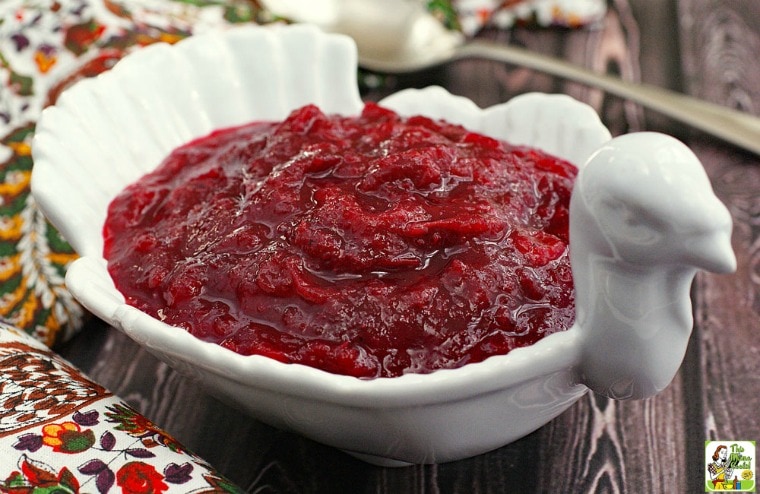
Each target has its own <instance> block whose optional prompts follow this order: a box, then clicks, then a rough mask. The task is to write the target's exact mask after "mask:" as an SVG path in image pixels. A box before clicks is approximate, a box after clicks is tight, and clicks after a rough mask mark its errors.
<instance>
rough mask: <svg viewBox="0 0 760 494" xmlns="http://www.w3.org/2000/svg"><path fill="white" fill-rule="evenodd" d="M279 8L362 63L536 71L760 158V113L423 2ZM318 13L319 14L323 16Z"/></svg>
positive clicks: (388, 68) (279, 2)
mask: <svg viewBox="0 0 760 494" xmlns="http://www.w3.org/2000/svg"><path fill="white" fill-rule="evenodd" d="M264 3H265V4H266V5H267V7H269V8H270V10H272V11H273V12H276V13H279V14H283V15H285V16H289V17H290V18H292V19H295V20H297V21H302V22H312V23H315V24H318V25H320V27H322V28H323V29H325V30H326V31H330V32H335V33H342V34H347V35H349V36H350V37H352V38H353V39H354V41H356V44H357V48H358V52H359V65H360V66H361V67H363V68H365V69H368V70H372V71H376V72H382V73H389V74H402V73H409V72H415V71H419V70H423V69H427V68H431V67H434V66H439V65H442V64H446V63H448V62H452V61H456V60H461V59H472V58H475V59H485V60H492V61H496V62H503V63H508V64H511V65H519V66H522V67H526V68H530V69H533V70H537V71H540V72H544V73H547V74H551V75H553V76H557V77H560V78H563V79H568V80H571V81H576V82H581V83H584V84H586V85H589V86H593V87H597V88H600V89H603V90H605V91H607V92H608V93H610V94H614V95H616V96H620V97H622V98H625V99H629V100H631V101H634V102H636V103H639V104H640V105H642V106H644V107H647V108H649V109H651V110H654V111H656V112H658V113H661V114H663V115H666V116H668V117H670V118H673V119H675V120H678V121H680V122H682V123H685V124H688V125H690V126H692V127H694V128H697V129H699V130H702V131H704V132H707V133H709V134H712V135H714V136H717V137H719V138H721V139H723V140H725V141H727V142H730V143H732V144H734V145H736V146H739V147H741V148H744V149H747V150H749V151H752V152H754V153H756V154H758V155H760V118H758V117H755V116H753V115H750V114H748V113H745V112H740V111H737V110H732V109H730V108H727V107H724V106H720V105H716V104H713V103H708V102H706V101H703V100H699V99H696V98H692V97H689V96H685V95H683V94H681V93H677V92H673V91H669V90H666V89H662V88H659V87H656V86H651V85H647V84H636V83H631V82H627V81H624V80H622V79H620V78H617V77H613V76H609V75H604V74H597V73H595V72H592V71H590V70H587V69H584V68H582V67H579V66H577V65H574V64H571V63H568V62H565V61H563V60H559V59H556V58H552V57H548V56H544V55H541V54H537V53H534V52H530V51H528V50H524V49H521V48H516V47H514V46H509V45H505V44H498V43H494V42H489V41H484V40H471V41H466V40H465V38H464V37H463V36H462V35H461V34H460V33H457V32H453V31H450V30H447V29H445V28H444V27H443V26H442V25H441V24H440V23H439V22H438V21H437V20H436V19H435V18H433V16H432V15H430V14H429V13H428V12H427V11H426V10H425V9H424V7H423V6H422V4H421V3H420V2H418V1H409V0H386V1H384V2H377V1H374V0H321V1H317V2H316V3H314V4H310V6H311V8H310V9H304V8H303V3H301V2H297V3H299V4H300V8H298V9H296V8H293V2H292V0H291V1H288V0H265V1H264ZM315 13H318V15H319V17H318V18H317V16H316V15H314V14H315Z"/></svg>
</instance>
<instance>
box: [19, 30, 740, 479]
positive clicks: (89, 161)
mask: <svg viewBox="0 0 760 494" xmlns="http://www.w3.org/2000/svg"><path fill="white" fill-rule="evenodd" d="M306 103H315V104H316V105H318V106H319V107H320V108H321V109H322V110H323V111H325V112H326V113H337V114H343V115H354V114H358V113H359V112H360V111H361V108H362V106H363V103H362V101H361V98H360V96H359V92H358V89H357V86H356V49H355V45H354V44H353V42H352V41H351V40H350V39H349V38H347V37H344V36H340V35H332V34H325V33H322V32H321V31H319V30H317V29H316V28H312V27H308V26H270V27H255V26H249V27H241V28H234V29H229V30H225V31H220V32H214V33H209V34H204V35H198V36H196V37H193V38H190V39H188V40H186V41H182V42H180V43H178V44H176V45H173V46H169V45H154V46H151V47H148V48H145V49H143V50H141V51H138V52H136V53H134V54H132V55H130V56H128V57H126V58H125V59H124V60H123V61H121V62H119V63H118V64H117V65H116V67H115V68H113V69H112V70H111V71H109V72H107V73H105V74H103V75H101V76H99V77H97V78H95V79H89V80H84V81H81V82H80V83H78V84H77V85H75V86H74V87H72V88H71V89H69V90H68V91H66V92H65V94H64V95H63V96H62V97H61V98H60V100H59V102H58V103H57V104H56V106H55V107H51V108H49V109H47V110H45V111H44V113H43V115H42V116H41V118H40V120H39V123H38V125H37V131H36V136H35V140H34V143H33V152H34V160H35V167H34V171H33V176H32V191H33V194H34V198H35V199H36V201H37V202H38V204H39V206H40V208H41V209H42V211H43V212H44V214H45V215H46V216H47V217H48V218H49V219H50V221H51V222H52V223H53V224H54V225H55V226H56V227H58V228H59V229H60V231H61V232H62V234H63V235H64V237H65V238H66V239H68V240H69V241H70V242H71V244H72V245H73V247H74V248H75V249H76V251H77V252H78V253H79V254H80V255H81V257H80V258H79V259H78V260H77V261H75V262H74V263H73V264H72V265H71V266H70V268H69V270H68V272H67V276H66V281H67V284H68V287H69V289H70V290H71V292H72V293H73V294H74V296H75V297H76V298H77V299H78V300H80V301H81V303H82V304H83V305H84V306H85V307H86V308H87V309H89V310H90V311H92V312H93V313H94V314H96V315H97V316H99V317H100V318H102V319H103V320H105V321H106V322H108V323H110V324H111V325H113V326H115V327H117V328H119V329H121V330H122V331H124V332H125V333H126V334H127V335H129V336H130V337H131V338H133V339H134V340H135V341H137V342H138V343H139V344H141V345H144V346H145V347H146V348H147V349H148V350H149V351H151V352H152V353H154V354H155V355H157V356H158V357H159V358H160V359H163V360H164V361H166V362H167V363H168V364H169V365H171V366H173V367H174V368H176V369H177V370H179V371H180V372H182V373H185V374H187V375H189V376H192V377H194V378H195V379H197V380H198V381H199V382H200V383H202V384H203V385H204V386H205V387H206V388H207V390H208V391H209V392H210V393H213V394H215V395H217V396H219V397H220V398H222V399H224V400H225V401H227V402H230V403H232V404H234V405H235V406H237V407H239V408H241V409H243V410H245V411H247V412H249V413H250V414H251V415H252V416H253V417H255V418H257V419H260V420H261V421H264V422H266V423H269V424H271V425H273V426H276V427H280V428H283V429H287V430H291V431H295V432H298V433H300V434H303V435H305V436H307V437H310V438H312V439H315V440H317V441H320V442H323V443H326V444H329V445H332V446H335V447H337V448H341V449H343V450H346V451H348V452H350V453H352V454H354V455H356V456H358V457H360V458H363V459H365V460H367V461H371V462H374V463H378V464H382V465H402V464H407V463H432V462H445V461H451V460H456V459H461V458H466V457H469V456H473V455H477V454H480V453H483V452H486V451H489V450H492V449H495V448H498V447H500V446H502V445H505V444H507V443H509V442H511V441H513V440H515V439H518V438H520V437H522V436H524V435H526V434H528V433H530V432H532V431H533V430H535V429H537V428H539V427H541V426H542V425H543V424H545V423H547V422H548V421H550V420H551V419H552V418H554V417H555V416H557V415H558V414H560V413H561V412H562V411H563V410H565V409H567V408H568V407H569V406H571V405H572V404H573V403H574V402H575V401H576V400H577V399H578V398H579V397H581V396H582V395H583V394H584V393H586V392H587V391H588V389H589V388H591V389H593V390H595V391H597V392H600V393H604V394H606V395H608V396H612V397H615V398H640V397H645V396H649V395H652V394H654V393H656V392H658V391H659V390H661V389H663V388H664V387H665V386H666V385H667V384H668V383H669V382H670V380H671V379H672V378H673V376H674V374H675V372H676V371H677V369H678V367H679V366H680V363H681V360H682V358H683V354H684V351H685V348H686V344H687V340H688V337H689V334H690V331H691V325H692V320H691V311H690V300H689V286H690V283H691V280H692V278H693V276H694V274H695V273H696V271H697V270H698V269H707V270H711V271H717V272H727V271H731V270H732V269H734V266H735V259H734V256H733V252H732V250H731V246H730V240H729V237H730V231H731V220H730V216H729V214H728V212H727V210H726V208H725V207H724V206H723V205H722V204H721V203H720V202H719V201H718V199H717V198H716V197H715V196H714V194H713V192H712V189H711V186H710V183H709V181H708V179H707V176H706V174H705V172H704V170H703V168H702V166H701V165H700V163H699V162H698V161H697V159H696V158H695V157H694V155H693V154H692V153H691V152H690V151H689V150H688V149H687V148H686V147H685V146H684V145H683V144H681V143H680V142H678V141H676V140H675V139H672V138H670V137H667V136H663V135H659V134H652V133H642V134H633V135H627V136H623V137H619V138H616V139H611V138H610V134H609V132H608V131H607V129H606V128H605V127H604V126H603V125H602V123H601V122H600V120H599V118H598V116H597V115H596V114H595V113H594V111H593V110H592V109H591V108H590V107H588V106H586V105H584V104H582V103H579V102H577V101H575V100H573V99H571V98H569V97H567V96H562V95H545V94H528V95H523V96H520V97H517V98H515V99H513V100H511V101H509V102H507V103H505V104H501V105H497V106H495V107H491V108H488V109H480V108H478V107H477V106H476V105H474V104H473V103H472V102H471V101H469V100H467V99H464V98H462V97H458V96H453V95H451V94H449V93H448V92H446V91H445V90H443V89H441V88H439V87H431V88H427V89H423V90H407V91H402V92H400V93H397V94H395V95H392V96H390V97H389V98H387V99H385V100H384V101H382V102H381V104H382V105H384V106H386V107H388V108H391V109H393V110H395V111H397V112H398V113H400V114H401V115H413V114H423V115H426V116H429V117H434V118H442V119H445V120H447V121H449V122H452V123H457V124H462V125H464V126H465V127H467V128H469V129H470V130H473V131H477V132H481V133H484V134H487V135H490V136H492V137H496V138H501V139H506V140H508V141H510V142H512V143H514V144H524V145H530V146H535V147H537V148H540V149H543V150H545V151H548V152H550V153H553V154H555V155H557V156H559V157H562V158H565V159H567V160H569V161H570V162H572V163H573V164H575V165H577V166H578V167H579V174H578V177H577V179H576V185H575V188H574V191H573V196H572V199H571V211H570V230H571V231H570V245H571V248H570V253H571V254H570V255H571V264H572V269H573V275H574V280H575V287H576V309H577V311H576V322H575V324H574V325H573V327H572V328H570V329H568V330H567V331H563V332H558V333H554V334H552V335H550V336H547V337H545V338H543V339H541V340H540V341H538V342H537V343H535V344H533V345H531V346H528V347H524V348H518V349H515V350H513V351H511V352H510V353H508V354H507V355H501V356H493V357H490V358H488V359H486V360H485V361H483V362H480V363H473V364H467V365H464V366H463V367H460V368H457V369H449V370H438V371H435V372H432V373H429V374H405V375H403V376H400V377H393V378H377V379H371V380H370V379H358V378H354V377H349V376H343V375H335V374H331V373H328V372H325V371H322V370H318V369H315V368H312V367H307V366H303V365H298V364H285V363H281V362H278V361H275V360H271V359H269V358H267V357H263V356H255V355H254V356H242V355H239V354H236V353H234V352H232V351H231V350H228V349H225V348H222V347H221V346H218V345H215V344H212V343H207V342H203V341H201V340H199V339H196V338H195V337H193V336H191V335H190V334H189V333H187V332H186V331H184V330H182V329H179V328H176V327H171V326H168V325H166V324H164V323H162V322H161V321H159V320H157V319H154V318H152V317H150V316H149V315H147V314H145V313H143V312H140V311H139V310H137V309H135V308H133V307H131V306H129V305H127V304H125V299H124V297H123V296H122V294H121V293H120V292H119V291H118V290H117V289H116V288H115V287H114V282H113V281H112V279H111V277H110V276H109V274H108V271H107V263H106V260H105V259H104V258H103V237H102V228H103V224H104V220H105V218H106V211H107V206H108V204H109V203H110V201H111V200H112V199H113V198H114V197H115V196H116V195H117V194H118V193H119V192H120V191H121V190H122V189H124V187H125V186H127V185H128V184H130V183H132V182H134V181H136V180H137V179H138V178H139V177H140V176H142V175H143V174H145V173H146V172H148V171H150V170H152V169H153V168H155V167H156V166H157V165H158V164H159V163H160V162H161V161H162V160H163V158H164V157H165V156H166V155H168V154H169V153H170V152H171V151H172V150H173V149H174V148H176V147H178V146H180V145H182V144H183V143H186V142H188V141H190V140H192V139H194V138H197V137H199V136H203V135H206V134H208V133H209V132H211V131H213V130H215V129H219V128H225V127H230V126H236V125H240V124H243V123H246V122H250V121H256V120H282V119H284V118H285V117H286V116H287V115H288V114H289V113H290V112H291V111H292V110H294V109H296V108H298V107H300V106H302V105H304V104H306Z"/></svg>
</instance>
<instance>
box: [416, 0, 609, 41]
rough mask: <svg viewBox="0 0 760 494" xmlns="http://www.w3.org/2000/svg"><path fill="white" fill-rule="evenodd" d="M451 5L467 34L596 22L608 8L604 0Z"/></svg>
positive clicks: (472, 0) (478, 0) (488, 0)
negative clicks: (526, 26)
mask: <svg viewBox="0 0 760 494" xmlns="http://www.w3.org/2000/svg"><path fill="white" fill-rule="evenodd" d="M430 3H431V4H434V3H437V2H435V0H433V1H431V2H430ZM453 5H454V8H455V10H456V11H457V15H458V17H459V24H460V29H461V30H462V32H463V33H464V34H465V35H467V36H474V35H476V34H477V33H478V32H479V31H480V30H482V29H483V28H486V27H494V28H498V29H508V28H510V27H512V26H514V25H530V26H541V27H565V28H578V27H582V26H587V25H590V24H593V23H595V22H598V21H599V20H600V19H601V18H602V17H604V14H605V13H606V12H607V1H606V0H453Z"/></svg>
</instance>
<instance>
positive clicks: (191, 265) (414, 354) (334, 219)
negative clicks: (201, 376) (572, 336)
mask: <svg viewBox="0 0 760 494" xmlns="http://www.w3.org/2000/svg"><path fill="white" fill-rule="evenodd" d="M575 175H576V169H575V167H574V166H573V165H571V164H569V163H567V162H564V161H562V160H559V159H557V158H554V157H552V156H549V155H546V154H544V153H542V152H540V151H537V150H534V149H530V148H525V147H516V146H511V145H509V144H507V143H504V142H500V141H497V140H494V139H491V138H489V137H485V136H482V135H479V134H476V133H473V132H469V131H467V130H465V129H464V128H462V127H460V126H457V125H451V124H448V123H446V122H443V121H434V120H431V119H429V118H425V117H420V116H415V117H409V118H402V117H400V116H398V115H397V114H395V113H394V112H392V111H390V110H387V109H384V108H382V107H380V106H378V105H376V104H373V103H369V104H367V105H366V106H365V109H364V111H363V113H362V114H361V115H360V116H358V117H357V116H353V117H341V116H332V115H325V114H323V113H322V112H321V111H320V110H319V109H318V108H317V107H315V106H306V107H303V108H301V109H299V110H296V111H294V112H293V113H292V114H291V115H290V116H289V117H288V118H287V119H286V120H284V121H283V122H279V123H270V122H256V123H251V124H248V125H245V126H241V127H237V128H232V129H225V130H221V131H217V132H215V133H213V134H211V135H209V136H207V137H204V138H201V139H198V140H196V141H194V142H191V143H189V144H187V145H185V146H182V147H180V148H178V149H176V150H175V151H174V152H173V153H172V154H171V155H170V156H169V157H168V158H166V160H165V161H164V162H163V163H162V164H161V165H160V166H159V167H158V169H157V170H156V171H154V172H153V173H151V174H149V175H147V176H145V177H144V178H142V179H141V180H140V181H139V182H137V183H136V184H133V185H131V186H130V187H128V188H127V189H125V191H124V192H123V193H122V194H121V195H119V196H118V197H117V198H116V199H115V200H114V201H113V203H112V204H111V206H110V209H109V216H108V220H107V222H106V225H105V227H104V236H105V256H106V258H107V259H108V268H109V271H110V273H111V275H112V277H113V278H114V280H115V283H116V286H117V287H118V289H119V290H120V291H121V292H122V293H123V294H124V295H125V297H126V299H127V302H128V303H129V304H131V305H133V306H135V307H137V308H139V309H141V310H143V311H145V312H147V313H149V314H151V315H153V316H155V317H157V318H159V319H161V320H163V321H165V322H167V323H169V324H172V325H175V326H180V327H182V328H184V329H186V330H187V331H189V332H190V333H192V334H193V335H195V336H196V337H198V338H200V339H202V340H206V341H211V342H215V343H218V344H220V345H222V346H223V347H226V348H229V349H231V350H234V351H235V352H238V353H241V354H244V355H250V354H259V355H266V356H268V357H271V358H273V359H276V360H279V361H282V362H295V363H301V364H305V365H309V366H313V367H317V368H320V369H323V370H326V371H329V372H332V373H338V374H346V375H351V376H357V377H362V378H374V377H393V376H399V375H401V374H404V373H409V372H417V373H428V372H432V371H434V370H436V369H442V368H455V367H460V366H462V365H464V364H466V363H471V362H478V361H482V360H484V359H486V358H487V357H489V356H491V355H497V354H505V353H507V352H509V351H510V350H511V349H513V348H515V347H519V346H526V345H530V344H532V343H534V342H536V341H537V340H538V339H540V338H542V337H544V336H545V335H548V334H550V333H553V332H556V331H560V330H564V329H566V328H568V327H569V326H570V325H571V324H572V321H573V319H574V297H573V286H572V277H571V271H570V263H569V259H568V207H569V199H570V193H571V189H572V184H573V181H574V178H575Z"/></svg>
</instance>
